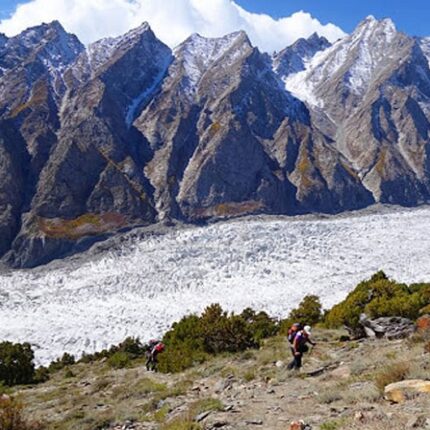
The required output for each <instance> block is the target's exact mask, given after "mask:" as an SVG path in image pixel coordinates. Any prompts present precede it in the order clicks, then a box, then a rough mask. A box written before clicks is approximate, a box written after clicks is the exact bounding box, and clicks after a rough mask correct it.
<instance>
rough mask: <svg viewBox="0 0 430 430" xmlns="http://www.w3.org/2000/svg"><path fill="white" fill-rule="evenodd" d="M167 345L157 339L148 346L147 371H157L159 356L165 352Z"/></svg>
mask: <svg viewBox="0 0 430 430" xmlns="http://www.w3.org/2000/svg"><path fill="white" fill-rule="evenodd" d="M164 349H165V345H164V343H163V342H161V341H159V340H157V339H151V340H150V341H149V342H148V344H147V345H146V370H153V371H154V372H156V371H157V364H158V360H157V357H158V354H160V352H163V351H164Z"/></svg>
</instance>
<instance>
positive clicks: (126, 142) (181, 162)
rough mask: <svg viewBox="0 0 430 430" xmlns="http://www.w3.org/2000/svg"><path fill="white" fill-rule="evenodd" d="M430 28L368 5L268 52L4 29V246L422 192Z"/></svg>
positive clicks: (245, 42)
mask: <svg viewBox="0 0 430 430" xmlns="http://www.w3.org/2000/svg"><path fill="white" fill-rule="evenodd" d="M429 60H430V38H428V39H427V38H415V37H410V36H408V35H405V34H403V33H401V32H398V31H397V30H396V28H395V26H394V24H393V23H392V21H391V20H389V19H385V20H382V21H378V20H376V19H375V18H373V17H368V18H367V19H366V20H364V21H363V22H362V23H360V24H359V26H358V27H357V28H356V30H355V31H354V32H353V33H352V34H350V35H348V36H346V37H345V38H343V39H340V40H338V41H337V42H335V43H333V44H330V43H329V42H328V41H327V40H326V39H324V38H322V37H319V36H318V35H317V34H314V35H312V36H311V37H309V38H308V39H299V40H298V41H297V42H295V43H294V44H293V45H292V46H288V47H286V48H285V49H284V50H282V51H281V52H278V53H274V54H273V55H269V54H267V53H262V52H260V51H259V50H258V49H257V48H255V47H253V46H252V44H251V42H250V40H249V39H248V37H247V35H246V34H245V33H244V32H241V31H239V32H236V33H233V34H229V35H227V36H225V37H222V38H213V39H209V38H204V37H202V36H200V35H198V34H194V35H192V36H190V37H189V38H188V39H187V40H185V41H184V42H183V43H182V44H181V45H179V46H178V47H176V48H175V49H173V50H171V49H170V48H169V47H168V46H166V45H165V44H164V43H162V42H161V41H160V40H158V39H157V38H156V36H155V35H154V33H153V32H152V30H151V28H150V27H149V25H148V24H146V23H145V24H143V25H142V26H140V27H139V28H136V29H134V30H132V31H130V32H128V33H127V34H125V35H123V36H120V37H116V38H107V39H103V40H100V41H98V42H95V43H93V44H90V45H89V46H87V47H85V46H83V45H82V44H81V43H80V41H79V40H78V39H77V37H76V36H74V35H71V34H68V33H67V32H66V31H65V30H64V29H63V27H62V26H61V24H60V23H58V22H56V21H54V22H52V23H50V24H42V25H40V26H38V27H34V28H30V29H28V30H25V31H24V32H23V33H21V34H19V35H18V36H15V37H12V38H7V37H6V36H4V35H0V256H2V258H3V261H4V262H6V263H7V264H9V265H10V266H12V267H33V266H36V265H39V264H44V263H46V262H48V261H50V260H52V259H54V258H58V257H61V256H64V255H67V254H69V253H71V252H76V251H79V250H80V249H84V248H85V247H86V246H88V244H89V243H91V242H92V241H93V240H94V239H95V238H96V239H100V238H103V237H105V236H106V235H108V234H111V233H112V232H115V231H122V230H124V229H129V228H132V227H134V226H142V225H149V224H153V223H156V222H160V221H161V222H170V221H171V220H179V221H182V222H192V223H199V222H203V221H206V220H208V219H217V218H225V217H232V216H238V215H245V214H257V213H267V214H289V215H295V214H304V213H313V212H318V213H338V212H342V211H348V210H355V209H360V208H364V207H367V206H369V205H372V204H374V203H388V204H398V205H403V206H417V205H420V204H424V203H428V202H429V201H430V141H429V130H430V123H429V119H430V69H429Z"/></svg>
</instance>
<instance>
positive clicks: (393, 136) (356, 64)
mask: <svg viewBox="0 0 430 430" xmlns="http://www.w3.org/2000/svg"><path fill="white" fill-rule="evenodd" d="M424 45H425V46H427V45H426V44H425V43H424V42H421V43H420V41H417V40H414V39H413V38H410V37H408V36H406V35H404V34H402V33H398V32H397V31H396V29H395V27H394V24H393V23H392V22H391V21H390V20H388V19H387V20H383V21H377V20H375V19H374V18H373V17H369V18H367V19H366V20H365V21H364V22H362V23H361V24H360V25H359V26H358V28H357V29H356V30H355V32H354V33H353V34H351V35H350V36H348V37H346V38H345V39H342V40H340V41H338V42H337V43H335V44H334V45H333V46H332V47H331V48H329V49H326V50H325V51H323V52H321V53H318V54H316V55H315V56H314V57H313V59H312V60H311V61H310V62H309V64H308V68H307V69H306V70H305V71H302V72H299V73H297V74H294V75H290V76H285V77H284V80H285V82H286V87H287V88H288V89H290V90H291V91H292V92H293V93H295V94H296V95H297V96H298V97H300V98H301V99H303V100H305V101H306V102H307V103H308V104H309V106H310V107H311V110H312V119H313V123H314V124H315V126H316V127H318V128H319V129H320V130H321V131H323V132H324V133H325V134H326V135H328V136H329V137H330V138H331V139H332V140H333V141H334V146H335V148H336V149H337V150H338V151H339V152H340V153H341V154H342V155H343V156H344V157H345V158H346V159H347V160H348V161H349V162H350V164H351V165H352V166H353V169H354V171H355V172H356V174H357V175H358V176H359V178H360V180H361V181H362V183H363V184H364V185H365V186H366V188H367V189H368V190H369V191H371V192H372V195H373V197H374V198H375V200H376V201H380V202H384V203H397V204H403V205H416V204H419V203H423V202H426V201H428V200H429V198H430V193H429V191H430V188H429V176H428V172H429V171H428V161H427V160H428V159H427V154H428V151H429V148H428V139H429V135H428V131H429V130H428V120H427V117H428V106H429V104H428V102H429V99H428V97H429V88H430V87H429V84H430V81H429V77H430V71H429V68H428V60H427V58H426V56H425V54H424V52H423V46H424Z"/></svg>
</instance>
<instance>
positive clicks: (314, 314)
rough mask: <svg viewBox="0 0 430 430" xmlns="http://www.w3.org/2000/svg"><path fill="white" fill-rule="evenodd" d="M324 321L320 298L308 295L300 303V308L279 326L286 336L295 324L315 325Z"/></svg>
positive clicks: (293, 311)
mask: <svg viewBox="0 0 430 430" xmlns="http://www.w3.org/2000/svg"><path fill="white" fill-rule="evenodd" d="M321 319H322V305H321V302H320V299H319V297H318V296H314V295H307V296H305V297H304V298H303V300H302V301H301V302H300V303H299V306H298V307H297V308H295V309H293V310H292V311H291V312H290V313H289V315H288V318H286V319H284V320H282V321H281V322H280V325H279V332H280V333H281V334H282V335H286V334H287V333H288V330H289V329H290V327H291V326H292V325H293V324H294V323H297V322H299V323H301V324H302V325H314V324H317V323H318V322H320V321H321Z"/></svg>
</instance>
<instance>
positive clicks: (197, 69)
mask: <svg viewBox="0 0 430 430" xmlns="http://www.w3.org/2000/svg"><path fill="white" fill-rule="evenodd" d="M251 49H252V45H251V42H250V41H249V38H248V36H247V34H246V33H245V32H244V31H238V32H234V33H231V34H228V35H226V36H224V37H219V38H206V37H203V36H201V35H199V34H193V35H191V36H190V37H189V38H188V39H187V40H185V42H183V43H182V44H181V45H179V46H178V47H177V48H176V49H175V51H174V54H175V57H176V58H177V60H178V61H179V62H180V63H181V64H182V67H183V70H184V72H185V75H186V76H187V84H186V92H189V93H192V92H194V91H195V89H196V87H197V84H198V82H199V81H200V79H201V78H202V76H203V74H204V73H205V72H206V71H207V70H208V68H209V67H211V65H213V64H214V63H215V62H216V61H218V60H219V59H221V58H222V57H224V56H226V55H227V54H228V53H230V54H231V55H230V56H229V58H228V59H227V60H226V62H227V63H232V62H233V61H234V60H235V59H237V58H239V57H241V55H242V53H243V52H244V51H247V50H251Z"/></svg>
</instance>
